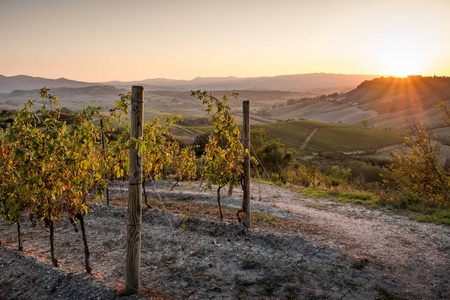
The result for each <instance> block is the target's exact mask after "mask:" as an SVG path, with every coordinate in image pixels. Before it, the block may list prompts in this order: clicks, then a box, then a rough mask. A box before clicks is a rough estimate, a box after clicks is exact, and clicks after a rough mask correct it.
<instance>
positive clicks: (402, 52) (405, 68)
mask: <svg viewBox="0 0 450 300" xmlns="http://www.w3.org/2000/svg"><path fill="white" fill-rule="evenodd" d="M425 40H426V39H425ZM428 49H429V45H428V44H427V43H426V42H425V41H424V40H422V39H420V38H419V36H418V35H417V33H412V34H408V33H406V32H402V33H397V34H395V33H392V34H391V35H390V36H389V35H388V36H387V37H385V38H384V39H383V42H382V43H380V45H379V47H378V49H377V55H378V58H379V64H380V66H379V67H380V70H381V72H382V73H383V74H391V75H394V76H397V77H405V76H408V75H421V74H422V73H423V72H424V69H425V67H426V66H425V61H426V59H427V57H428V54H429V51H428Z"/></svg>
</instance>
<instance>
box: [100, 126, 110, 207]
mask: <svg viewBox="0 0 450 300" xmlns="http://www.w3.org/2000/svg"><path fill="white" fill-rule="evenodd" d="M100 128H101V129H102V151H103V153H105V151H106V150H105V132H104V131H103V118H100ZM105 155H106V153H105ZM103 178H105V181H106V195H105V196H106V205H107V206H109V190H108V175H107V174H106V173H105V174H104V175H103Z"/></svg>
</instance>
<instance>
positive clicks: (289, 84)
mask: <svg viewBox="0 0 450 300" xmlns="http://www.w3.org/2000/svg"><path fill="white" fill-rule="evenodd" d="M376 77H378V76H377V75H346V74H328V73H311V74H298V75H280V76H273V77H249V78H239V77H197V78H195V79H192V80H173V79H164V78H155V79H146V80H141V81H129V82H124V81H109V82H82V81H74V80H69V79H65V78H59V79H47V78H42V77H31V76H25V75H18V76H11V77H7V76H2V75H0V93H10V92H12V91H14V90H34V89H39V88H42V87H44V86H45V87H48V88H57V87H70V88H75V87H76V88H78V87H87V86H93V85H108V86H114V87H116V88H119V89H123V88H126V89H130V87H131V86H132V85H142V86H144V88H145V89H146V90H150V91H189V90H197V89H206V90H279V91H296V92H299V91H305V92H311V91H316V92H317V91H320V90H324V91H326V92H329V91H339V92H341V91H349V90H351V89H354V88H355V87H356V86H357V85H358V84H360V83H361V82H363V81H365V80H370V79H373V78H376Z"/></svg>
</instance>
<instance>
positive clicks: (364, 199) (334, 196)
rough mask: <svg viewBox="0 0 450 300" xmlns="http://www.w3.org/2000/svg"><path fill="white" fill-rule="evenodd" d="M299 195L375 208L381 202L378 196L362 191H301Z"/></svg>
mask: <svg viewBox="0 0 450 300" xmlns="http://www.w3.org/2000/svg"><path fill="white" fill-rule="evenodd" d="M298 192H299V193H301V194H303V195H305V196H309V197H314V198H330V199H331V200H335V201H339V202H346V203H358V204H364V205H369V206H375V205H377V204H378V203H379V202H380V199H379V197H378V196H375V195H373V194H370V193H368V192H360V191H345V192H340V191H335V190H331V189H330V190H327V189H304V190H299V191H298Z"/></svg>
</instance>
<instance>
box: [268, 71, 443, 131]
mask: <svg viewBox="0 0 450 300" xmlns="http://www.w3.org/2000/svg"><path fill="white" fill-rule="evenodd" d="M300 100H301V101H300ZM445 101H447V103H450V78H448V77H422V76H409V77H406V78H394V77H388V78H383V77H381V78H375V79H372V80H368V81H364V82H362V83H361V84H360V85H358V87H357V88H356V89H354V90H351V91H349V92H347V93H343V94H338V95H334V96H332V97H320V98H309V99H299V101H291V102H286V105H281V106H278V107H276V108H274V109H272V110H270V114H271V116H272V118H274V119H277V120H283V119H290V118H291V119H297V118H305V119H310V120H315V121H322V122H331V123H344V124H355V125H360V126H365V127H375V128H384V129H390V128H395V129H402V127H403V126H404V124H405V118H406V117H414V118H415V119H416V120H418V121H420V122H423V123H424V124H426V125H427V126H428V127H433V128H437V127H441V126H443V122H442V120H441V117H442V111H440V110H438V109H436V106H437V105H438V104H439V103H440V102H445Z"/></svg>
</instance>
